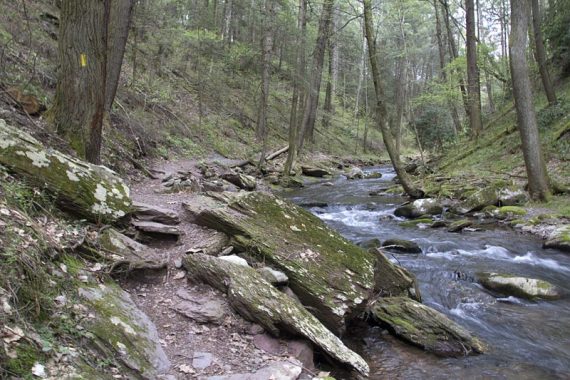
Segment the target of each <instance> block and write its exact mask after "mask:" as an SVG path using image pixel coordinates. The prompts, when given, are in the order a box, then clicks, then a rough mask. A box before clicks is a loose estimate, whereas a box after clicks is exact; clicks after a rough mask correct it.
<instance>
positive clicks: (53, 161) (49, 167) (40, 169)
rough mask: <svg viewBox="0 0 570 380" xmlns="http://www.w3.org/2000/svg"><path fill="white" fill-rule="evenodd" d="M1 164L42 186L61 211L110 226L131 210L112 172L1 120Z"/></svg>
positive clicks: (120, 182)
mask: <svg viewBox="0 0 570 380" xmlns="http://www.w3.org/2000/svg"><path fill="white" fill-rule="evenodd" d="M0 164H1V165H4V166H6V167H7V168H8V169H9V170H10V171H12V172H14V173H16V174H18V175H21V176H22V177H24V178H25V179H26V180H28V181H29V182H31V183H33V184H36V185H38V186H45V187H46V188H47V189H48V190H49V191H51V192H52V193H53V194H55V196H56V197H57V200H58V202H59V203H60V204H61V205H62V206H63V207H64V208H66V209H67V210H69V211H71V212H73V213H75V214H78V215H80V216H82V217H85V218H87V219H89V220H91V221H94V222H103V223H112V222H114V221H116V220H117V219H119V218H122V217H123V216H125V215H126V214H127V213H128V212H129V211H130V208H131V198H130V196H129V188H128V187H127V186H126V185H125V183H124V182H123V180H122V179H121V178H119V176H117V174H116V173H115V172H113V171H112V170H111V169H108V168H107V167H105V166H98V165H92V164H89V163H87V162H85V161H81V160H79V159H77V158H74V157H71V156H68V155H66V154H63V153H61V152H59V151H57V150H53V149H49V148H45V147H44V146H43V145H42V144H41V143H40V142H39V141H37V140H36V139H34V138H33V137H32V136H30V135H29V134H27V133H25V132H23V131H21V130H19V129H18V128H15V127H11V126H9V125H7V124H6V122H5V121H4V120H2V119H0Z"/></svg>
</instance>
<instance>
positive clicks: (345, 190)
mask: <svg viewBox="0 0 570 380" xmlns="http://www.w3.org/2000/svg"><path fill="white" fill-rule="evenodd" d="M368 171H380V172H382V174H383V176H382V178H380V179H369V180H356V181H347V180H346V179H344V177H339V178H336V179H335V180H334V186H332V187H328V186H323V184H322V182H318V183H314V184H311V185H309V186H307V187H305V188H303V189H299V190H295V191H292V192H288V193H285V194H284V195H285V196H286V197H288V198H290V199H291V200H292V201H294V202H296V203H299V204H303V203H309V202H326V203H327V204H328V206H327V207H314V208H310V210H311V211H312V212H313V213H315V214H316V215H317V216H318V217H320V218H321V219H322V220H324V221H325V222H326V223H328V224H329V225H330V226H332V227H333V228H335V229H336V230H337V231H339V232H340V233H341V234H342V235H343V236H345V237H346V238H348V239H350V240H352V241H354V242H358V241H362V240H366V239H370V238H379V239H380V240H386V239H389V238H400V239H407V240H413V241H415V242H417V243H418V244H419V245H420V247H421V248H422V251H423V253H422V254H420V255H403V254H393V255H391V259H392V260H394V261H395V262H398V263H400V264H401V265H403V266H404V267H406V268H408V269H409V270H411V271H412V272H414V273H415V275H416V277H417V279H418V281H419V284H420V289H421V293H422V297H423V302H424V303H425V304H427V305H429V306H431V307H433V308H435V309H437V310H439V311H441V312H443V313H445V314H446V315H447V316H449V317H450V318H451V319H453V320H455V321H456V322H458V323H459V324H461V325H462V326H464V327H466V328H467V329H469V330H470V331H471V332H473V333H474V334H475V335H477V336H478V337H479V338H481V339H482V340H483V341H485V342H486V343H487V345H488V346H489V352H488V353H487V354H485V355H480V356H475V357H467V358H459V359H442V358H438V357H435V356H433V355H430V354H426V353H423V352H422V351H420V350H418V349H416V348H414V347H410V346H409V345H406V344H404V343H401V342H399V341H397V340H396V339H394V338H392V337H390V336H388V335H386V334H385V332H383V331H382V329H380V328H365V329H363V331H360V333H361V335H362V336H363V339H359V340H355V341H352V342H349V343H350V344H351V345H352V346H354V348H355V349H356V350H357V351H359V352H360V353H361V354H362V355H363V356H364V357H365V359H366V360H367V361H368V363H369V364H370V366H371V376H370V378H371V379H386V378H389V379H395V378H397V379H447V378H457V379H551V378H554V379H558V378H564V379H570V297H569V296H566V297H564V298H563V299H561V300H556V301H539V302H530V301H526V300H521V299H518V298H515V297H500V296H497V295H493V294H490V293H488V292H486V291H485V290H483V289H482V288H481V286H480V285H478V284H477V283H476V282H475V281H474V278H475V277H476V273H477V272H480V271H495V272H502V273H512V274H517V275H521V276H524V277H533V278H540V279H544V280H547V281H549V282H551V283H553V284H555V285H557V286H558V287H560V288H561V289H562V290H563V291H564V292H565V293H566V294H570V255H569V254H565V253H563V252H560V251H556V250H544V249H542V245H541V241H540V240H538V239H536V238H534V237H532V236H527V235H522V234H519V233H517V232H515V231H512V230H508V229H497V228H495V229H490V230H484V231H475V232H467V231H464V232H463V233H461V234H454V233H448V232H446V231H445V229H430V228H425V229H419V228H416V227H413V228H405V227H400V226H399V225H398V223H399V222H400V221H401V220H402V219H398V218H395V219H390V218H391V216H392V215H393V211H394V209H395V208H396V207H397V206H398V205H399V204H400V203H402V202H403V201H404V199H403V198H401V197H399V196H369V195H368V194H369V192H370V191H372V190H376V189H378V188H382V187H387V186H389V185H391V184H392V183H391V180H392V178H393V177H394V173H393V171H392V170H391V169H390V168H386V167H380V168H371V169H368ZM355 335H356V334H355ZM359 335H360V334H359Z"/></svg>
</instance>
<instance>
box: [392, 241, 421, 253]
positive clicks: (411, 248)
mask: <svg viewBox="0 0 570 380" xmlns="http://www.w3.org/2000/svg"><path fill="white" fill-rule="evenodd" d="M382 248H384V249H388V250H391V251H396V252H401V253H422V249H421V248H420V246H419V245H418V243H416V242H413V241H410V240H403V239H388V240H385V241H384V242H383V243H382Z"/></svg>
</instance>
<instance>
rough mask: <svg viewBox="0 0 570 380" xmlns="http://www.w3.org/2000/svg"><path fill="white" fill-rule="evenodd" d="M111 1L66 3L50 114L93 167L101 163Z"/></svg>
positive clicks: (58, 130)
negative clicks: (57, 72) (57, 71)
mask: <svg viewBox="0 0 570 380" xmlns="http://www.w3.org/2000/svg"><path fill="white" fill-rule="evenodd" d="M109 13H110V0H96V1H74V0H64V1H62V3H61V16H60V18H61V20H60V31H59V40H58V57H59V62H60V67H59V74H58V82H57V87H56V93H55V98H54V105H53V108H52V110H51V117H52V118H53V121H54V124H55V127H56V129H57V133H58V134H59V135H60V136H62V137H64V138H65V139H67V140H68V141H69V143H70V145H71V147H72V148H73V149H74V150H75V151H76V152H77V154H78V155H79V156H80V157H82V158H86V159H87V160H88V161H89V162H92V163H95V164H98V163H100V162H101V157H100V152H101V139H102V125H103V115H104V111H105V92H106V78H107V28H108V21H109Z"/></svg>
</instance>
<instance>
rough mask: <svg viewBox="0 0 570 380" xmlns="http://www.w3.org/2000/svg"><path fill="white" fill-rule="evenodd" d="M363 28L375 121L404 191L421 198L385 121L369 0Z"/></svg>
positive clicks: (366, 1)
mask: <svg viewBox="0 0 570 380" xmlns="http://www.w3.org/2000/svg"><path fill="white" fill-rule="evenodd" d="M364 29H365V34H366V40H367V41H368V55H369V57H370V69H371V71H372V79H373V81H374V89H375V91H376V117H377V123H378V125H379V127H380V130H381V131H382V137H383V140H384V145H386V150H387V151H388V155H389V156H390V160H391V161H392V165H393V166H394V170H395V171H396V174H397V175H398V178H399V179H400V181H401V183H402V186H403V188H404V191H405V192H406V193H407V194H408V195H410V196H411V197H412V198H421V197H422V196H423V195H424V192H423V191H422V190H420V189H418V188H416V187H415V185H414V184H413V183H412V182H411V180H410V178H409V177H408V174H407V173H406V171H405V170H404V167H403V165H402V163H401V162H400V157H399V156H398V154H397V152H396V146H395V144H394V140H393V139H392V135H391V132H390V128H389V127H388V123H387V121H386V115H387V111H386V104H385V103H384V89H383V87H382V83H381V81H380V68H379V65H378V57H377V53H376V45H375V44H374V35H375V34H374V31H373V29H372V5H371V0H364Z"/></svg>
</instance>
